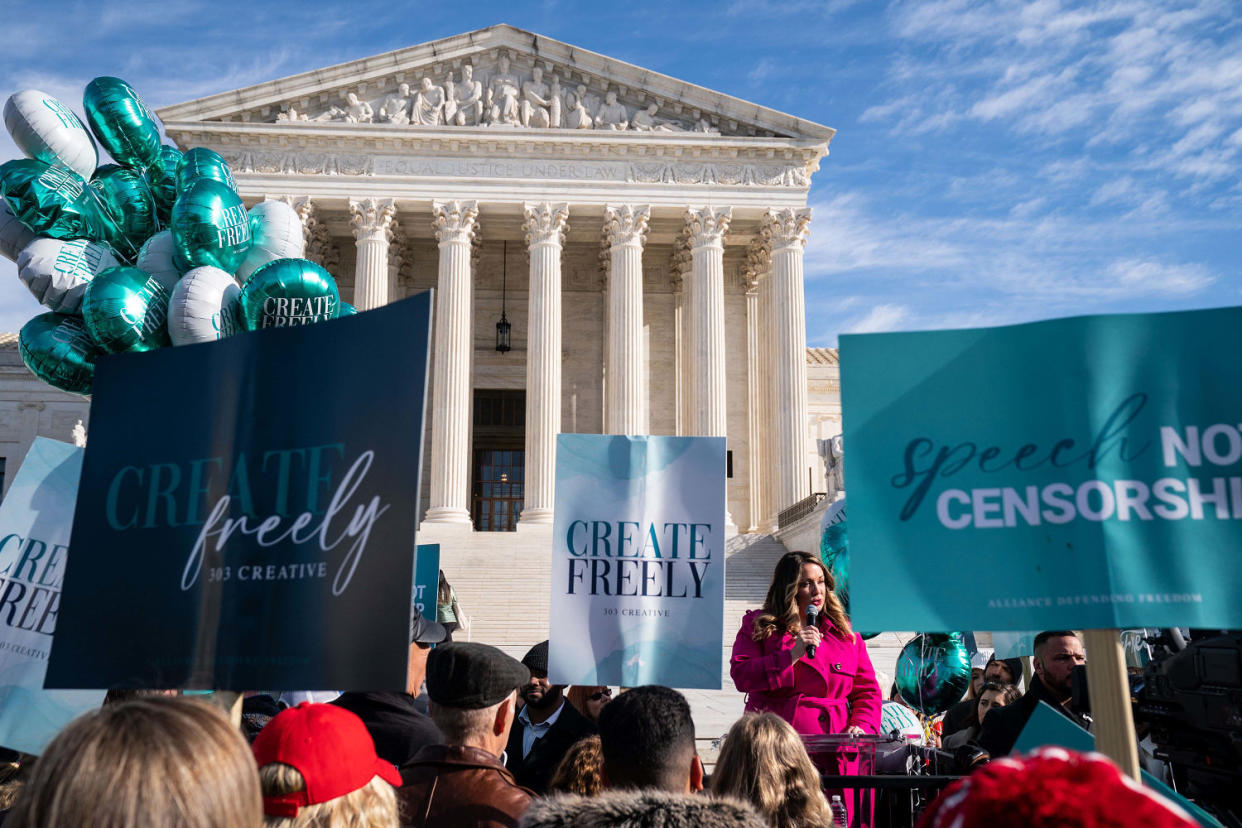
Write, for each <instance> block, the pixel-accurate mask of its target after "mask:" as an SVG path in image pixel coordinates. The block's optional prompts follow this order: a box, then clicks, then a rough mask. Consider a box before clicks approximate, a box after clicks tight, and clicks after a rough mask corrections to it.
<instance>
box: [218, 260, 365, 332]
mask: <svg viewBox="0 0 1242 828" xmlns="http://www.w3.org/2000/svg"><path fill="white" fill-rule="evenodd" d="M238 311H239V313H238V315H239V317H240V318H241V323H242V325H243V326H244V327H245V328H246V330H248V331H257V330H260V329H261V328H287V327H292V326H294V325H310V324H312V323H315V322H322V321H324V320H325V319H335V318H336V317H337V316H338V315H340V311H341V295H340V292H339V291H338V290H337V287H336V280H335V279H333V278H332V274H331V273H329V272H328V271H326V270H324V269H323V268H322V267H320V266H319V265H317V264H315V263H314V262H311V261H307V260H306V259H277V260H276V261H274V262H268V263H267V264H265V265H263V267H261V268H259V269H258V270H256V271H255V272H254V273H253V274H252V275H251V276H250V278H249V279H247V280H246V284H244V285H242V292H241V298H240V300H239V302H238Z"/></svg>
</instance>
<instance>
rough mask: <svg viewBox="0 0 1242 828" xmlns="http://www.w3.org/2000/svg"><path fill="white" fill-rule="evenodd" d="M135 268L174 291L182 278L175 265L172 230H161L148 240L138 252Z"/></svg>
mask: <svg viewBox="0 0 1242 828" xmlns="http://www.w3.org/2000/svg"><path fill="white" fill-rule="evenodd" d="M134 266H135V267H137V268H138V269H139V270H141V271H142V272H143V273H145V274H147V275H148V276H154V277H155V278H156V279H157V280H158V281H159V283H160V284H161V285H163V286H164V287H166V288H168V289H169V290H172V289H173V287H174V286H175V285H176V284H177V280H178V279H180V278H181V271H180V270H178V269H177V266H176V265H175V264H173V237H172V231H171V230H161V231H160V232H158V233H156V234H155V235H154V236H152V237H151V238H149V239H147V240H146V241H145V242H144V243H143V245H142V249H141V250H139V251H138V260H137V261H136V262H134Z"/></svg>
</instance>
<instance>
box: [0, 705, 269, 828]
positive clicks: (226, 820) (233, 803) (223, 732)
mask: <svg viewBox="0 0 1242 828" xmlns="http://www.w3.org/2000/svg"><path fill="white" fill-rule="evenodd" d="M7 824H9V825H14V826H39V827H40V828H42V826H54V825H105V826H119V825H178V826H187V828H215V826H219V827H220V828H234V826H236V827H237V828H258V826H260V825H262V824H263V802H262V799H261V798H260V795H259V778H258V775H257V774H256V773H255V766H254V755H253V754H252V753H251V752H250V746H249V745H247V744H246V740H245V739H243V738H242V735H241V731H240V730H238V729H237V728H235V727H233V725H232V724H230V723H229V721H228V719H226V718H225V717H224V716H223V715H222V714H221V713H220V712H219V711H217V710H215V709H214V708H212V707H209V706H208V705H206V704H204V703H202V702H199V701H192V700H190V699H186V698H178V697H173V696H169V697H164V698H149V699H135V700H133V701H127V702H122V703H120V704H115V705H107V706H105V707H102V708H100V709H99V710H95V711H92V712H90V713H86V714H83V715H82V716H79V717H78V718H76V719H74V720H73V721H72V722H70V723H69V725H68V726H67V727H66V728H65V729H64V730H62V731H61V732H60V734H59V735H57V736H56V738H55V739H53V740H52V742H51V744H49V745H48V746H47V749H46V750H45V751H44V752H43V755H42V756H40V757H39V759H38V761H37V762H35V763H34V767H33V769H32V771H31V775H30V780H29V782H27V783H26V786H25V787H24V789H23V790H22V792H21V794H20V795H19V796H18V797H17V803H16V804H15V805H14V806H13V810H12V811H11V812H10V813H9V817H8V820H7Z"/></svg>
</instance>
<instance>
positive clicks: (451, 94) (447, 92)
mask: <svg viewBox="0 0 1242 828" xmlns="http://www.w3.org/2000/svg"><path fill="white" fill-rule="evenodd" d="M443 112H444V123H446V124H448V125H449V126H452V125H453V119H454V118H456V117H457V84H456V83H454V82H453V73H452V72H449V73H448V75H446V76H445V78H444V110H443Z"/></svg>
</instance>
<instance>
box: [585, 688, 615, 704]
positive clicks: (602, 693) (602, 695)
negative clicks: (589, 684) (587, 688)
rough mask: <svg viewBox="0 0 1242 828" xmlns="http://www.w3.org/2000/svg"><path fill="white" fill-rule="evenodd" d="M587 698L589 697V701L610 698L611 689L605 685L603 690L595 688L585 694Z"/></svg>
mask: <svg viewBox="0 0 1242 828" xmlns="http://www.w3.org/2000/svg"><path fill="white" fill-rule="evenodd" d="M587 698H588V699H590V700H591V701H599V700H600V699H611V698H612V690H610V689H608V688H607V687H605V688H604V689H603V690H596V691H595V692H594V693H592V694H591V695H589V696H587Z"/></svg>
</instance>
